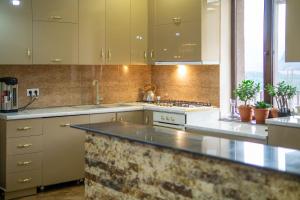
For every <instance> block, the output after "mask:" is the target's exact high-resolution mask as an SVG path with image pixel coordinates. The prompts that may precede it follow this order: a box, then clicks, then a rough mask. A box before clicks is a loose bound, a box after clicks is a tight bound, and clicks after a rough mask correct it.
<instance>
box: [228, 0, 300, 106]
mask: <svg viewBox="0 0 300 200" xmlns="http://www.w3.org/2000/svg"><path fill="white" fill-rule="evenodd" d="M233 2H234V6H233V8H234V9H235V10H236V12H235V15H234V23H235V24H234V25H235V26H234V28H235V30H234V31H233V34H235V36H234V39H235V41H234V42H233V46H234V51H233V54H234V62H233V63H234V65H235V67H234V73H233V74H234V75H235V76H234V77H233V80H234V82H233V87H236V86H237V85H238V84H239V83H240V82H241V81H242V80H244V79H251V80H254V81H255V82H258V83H260V84H261V86H262V87H261V89H262V90H263V88H264V84H265V83H271V84H272V83H273V84H276V83H278V82H281V81H285V82H287V83H289V84H292V85H294V86H296V87H297V90H298V93H297V95H296V97H295V98H294V99H293V100H292V101H291V102H290V103H291V106H292V107H293V106H294V105H296V104H297V105H300V62H299V63H297V62H293V63H292V62H286V60H285V36H286V35H285V30H286V0H236V1H233ZM264 51H265V52H266V53H264ZM271 52H273V53H271ZM272 76H273V77H272ZM263 98H264V94H263V91H262V92H261V93H260V94H259V96H258V97H257V98H256V100H263ZM265 98H266V99H265V100H267V101H268V100H270V98H269V96H268V95H266V96H265Z"/></svg>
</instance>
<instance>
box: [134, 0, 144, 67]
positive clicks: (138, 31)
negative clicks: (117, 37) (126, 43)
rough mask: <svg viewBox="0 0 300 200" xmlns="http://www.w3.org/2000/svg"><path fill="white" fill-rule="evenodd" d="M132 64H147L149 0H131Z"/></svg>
mask: <svg viewBox="0 0 300 200" xmlns="http://www.w3.org/2000/svg"><path fill="white" fill-rule="evenodd" d="M130 10H131V11H130V12H131V22H130V26H131V64H137V65H139V64H147V58H148V52H147V51H148V48H147V47H148V0H131V9H130Z"/></svg>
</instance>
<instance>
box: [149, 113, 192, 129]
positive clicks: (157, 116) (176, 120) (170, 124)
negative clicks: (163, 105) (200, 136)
mask: <svg viewBox="0 0 300 200" xmlns="http://www.w3.org/2000/svg"><path fill="white" fill-rule="evenodd" d="M185 124H186V115H185V114H178V113H168V112H153V126H158V127H165V128H172V129H178V130H185Z"/></svg>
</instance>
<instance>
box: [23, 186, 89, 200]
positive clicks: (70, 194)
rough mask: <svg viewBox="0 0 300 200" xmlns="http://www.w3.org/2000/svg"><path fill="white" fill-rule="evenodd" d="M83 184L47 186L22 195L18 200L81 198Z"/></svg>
mask: <svg viewBox="0 0 300 200" xmlns="http://www.w3.org/2000/svg"><path fill="white" fill-rule="evenodd" d="M83 199H84V186H83V185H75V186H74V185H73V186H64V187H54V188H49V189H47V188H46V190H45V191H44V192H40V193H38V194H37V195H34V196H29V197H24V198H21V199H18V200H83Z"/></svg>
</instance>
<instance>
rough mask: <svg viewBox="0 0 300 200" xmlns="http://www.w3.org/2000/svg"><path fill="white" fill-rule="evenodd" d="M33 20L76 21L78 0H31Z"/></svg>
mask: <svg viewBox="0 0 300 200" xmlns="http://www.w3.org/2000/svg"><path fill="white" fill-rule="evenodd" d="M32 10H33V20H41V21H56V22H73V23H77V22H78V0H32Z"/></svg>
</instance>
